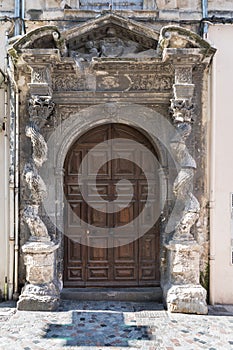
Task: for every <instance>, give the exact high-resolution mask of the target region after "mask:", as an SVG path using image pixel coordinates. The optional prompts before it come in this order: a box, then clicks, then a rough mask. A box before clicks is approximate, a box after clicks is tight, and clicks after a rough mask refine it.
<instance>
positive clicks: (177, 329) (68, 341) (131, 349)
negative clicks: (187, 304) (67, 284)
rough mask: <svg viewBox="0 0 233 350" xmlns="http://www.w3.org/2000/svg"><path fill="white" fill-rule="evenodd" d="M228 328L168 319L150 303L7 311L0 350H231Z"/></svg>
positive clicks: (196, 319)
mask: <svg viewBox="0 0 233 350" xmlns="http://www.w3.org/2000/svg"><path fill="white" fill-rule="evenodd" d="M219 312H222V309H220V311H219ZM232 326H233V316H229V315H228V316H219V315H211V316H197V315H184V314H170V313H169V312H167V311H165V310H163V308H162V306H161V305H158V304H157V305H156V303H151V302H148V303H127V302H114V303H113V302H104V301H103V302H102V301H98V302H91V301H90V302H86V301H83V302H79V301H63V302H62V303H61V306H60V307H59V310H58V312H27V311H17V312H16V310H15V308H14V307H12V308H10V310H8V311H7V315H6V319H5V321H4V322H0V350H6V349H7V350H15V349H17V350H18V349H19V350H21V349H26V350H29V349H30V350H37V349H38V350H43V349H48V348H49V349H51V350H60V349H64V348H66V347H67V349H69V350H73V349H74V350H75V349H77V350H104V349H105V348H106V347H108V348H109V349H110V350H125V349H127V350H138V349H142V350H155V349H156V350H173V349H181V350H194V349H195V350H199V349H208V350H230V349H231V350H232V349H233V338H232Z"/></svg>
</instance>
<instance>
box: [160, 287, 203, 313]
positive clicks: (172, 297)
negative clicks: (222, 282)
mask: <svg viewBox="0 0 233 350" xmlns="http://www.w3.org/2000/svg"><path fill="white" fill-rule="evenodd" d="M165 295H166V296H165V302H166V306H167V309H168V311H170V312H181V313H188V314H199V315H206V314H208V308H207V304H206V290H205V289H204V288H203V287H202V286H201V285H191V284H190V285H173V286H171V287H170V288H169V289H168V290H167V291H166V292H165Z"/></svg>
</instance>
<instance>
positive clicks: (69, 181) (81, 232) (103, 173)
mask: <svg viewBox="0 0 233 350" xmlns="http://www.w3.org/2000/svg"><path fill="white" fill-rule="evenodd" d="M116 137H119V138H128V139H131V140H135V141H138V140H140V142H142V143H143V144H144V145H145V146H146V147H148V148H150V149H152V146H151V144H150V143H149V141H148V140H147V139H146V138H145V136H144V135H142V134H141V133H140V132H139V131H137V130H135V129H133V128H131V127H129V126H125V125H121V124H106V125H102V126H100V127H97V128H96V129H93V130H91V131H90V132H88V133H86V134H84V135H83V136H82V137H81V138H80V139H79V140H78V141H77V142H76V143H75V144H74V145H73V146H72V148H71V150H70V152H69V153H68V155H67V158H66V161H65V176H64V185H65V193H66V199H67V201H68V204H69V205H70V206H71V209H72V210H71V211H70V213H68V214H67V215H66V222H65V227H66V234H67V237H68V238H65V241H64V244H65V259H64V262H65V264H64V265H65V270H64V284H65V286H70V287H78V286H125V287H127V286H144V285H156V284H158V283H159V234H158V232H159V228H158V225H155V226H154V228H151V219H152V218H153V217H154V213H155V211H156V210H157V209H158V205H159V199H158V198H159V190H158V186H159V179H158V169H157V164H156V163H153V162H151V161H148V159H147V153H146V152H143V151H142V152H141V151H140V152H139V154H138V153H136V152H135V149H133V148H132V147H131V146H128V147H125V144H124V142H120V143H119V144H118V145H116V144H114V149H113V148H112V149H107V148H105V146H104V147H103V148H102V149H98V150H97V151H95V153H93V152H92V153H93V154H92V155H91V157H90V159H89V162H88V164H87V167H86V169H84V168H82V169H81V168H80V164H81V162H82V160H83V158H84V156H85V155H86V154H87V153H88V152H89V150H91V149H92V148H93V147H94V146H95V145H96V144H98V143H100V142H102V141H105V140H108V139H111V138H116ZM126 144H127V141H126ZM128 144H129V143H128ZM109 154H111V155H112V157H116V159H114V160H113V161H108V157H109ZM138 157H139V158H140V159H141V163H142V164H143V169H144V170H146V171H147V173H148V174H149V178H150V180H151V181H150V185H149V186H148V184H147V180H146V178H145V174H144V172H143V171H141V169H140V168H139V167H138V166H137V165H135V160H136V159H137V158H138ZM125 158H130V161H129V160H127V159H125ZM100 165H101V166H100ZM97 167H99V173H98V175H97V182H96V180H95V178H96V171H95V170H96V168H97ZM79 174H82V175H83V178H82V191H84V193H85V198H87V202H86V201H85V200H84V199H83V197H82V194H81V192H80V187H79V185H78V175H79ZM119 180H127V181H129V182H130V183H129V182H122V181H121V182H119ZM132 192H133V195H132V199H131V202H130V203H128V201H129V198H130V195H131V193H132ZM148 193H149V194H150V200H149V201H148ZM116 199H117V204H116V203H115V204H114V201H116ZM103 201H105V202H103ZM92 205H93V206H94V208H93V207H92ZM113 205H115V206H116V208H115V209H117V210H116V211H114V212H113V213H108V209H109V208H110V207H111V208H112V206H113ZM140 213H142V215H141V219H140V220H139V219H138V215H139V214H140ZM81 219H82V220H81ZM88 224H90V225H92V226H93V227H94V228H92V229H90V228H89V227H88ZM114 227H121V232H120V233H118V234H116V233H115V232H114V229H113V228H114ZM101 228H105V230H101ZM141 229H143V230H144V232H146V231H148V232H147V233H146V234H145V235H143V236H142V237H140V234H141ZM138 237H140V238H138ZM70 238H72V239H70Z"/></svg>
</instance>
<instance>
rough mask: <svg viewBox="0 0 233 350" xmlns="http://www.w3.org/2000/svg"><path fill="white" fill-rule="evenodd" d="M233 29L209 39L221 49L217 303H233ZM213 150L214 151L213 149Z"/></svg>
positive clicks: (215, 106)
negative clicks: (231, 202)
mask: <svg viewBox="0 0 233 350" xmlns="http://www.w3.org/2000/svg"><path fill="white" fill-rule="evenodd" d="M232 38H233V25H211V26H210V27H209V32H208V39H209V41H210V42H211V44H213V45H214V46H215V47H216V48H217V53H216V55H215V58H214V64H213V72H212V110H211V113H210V118H211V119H212V120H213V119H215V122H214V124H215V136H214V137H213V139H212V141H211V142H212V146H214V149H215V151H214V154H213V159H212V165H214V172H213V174H212V180H214V182H213V189H214V198H213V199H214V203H213V212H212V224H213V228H212V230H211V232H210V239H211V243H212V246H213V256H214V257H215V260H214V269H213V276H214V280H213V283H212V286H211V290H212V292H211V294H212V299H213V302H214V303H225V304H229V303H233V266H232V265H231V259H230V258H231V256H230V251H231V238H233V237H231V224H232V225H233V218H232V219H231V209H230V192H233V110H232V101H233V88H232V82H233V64H232V63H233V46H232V44H231V42H232ZM212 149H213V147H212ZM232 227H233V226H232Z"/></svg>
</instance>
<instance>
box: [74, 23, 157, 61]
mask: <svg viewBox="0 0 233 350" xmlns="http://www.w3.org/2000/svg"><path fill="white" fill-rule="evenodd" d="M120 34H121V33H120ZM91 37H92V35H91V33H90V35H89V38H91ZM156 54H157V52H156V50H155V49H154V48H147V47H144V46H143V45H141V44H140V43H138V42H136V41H133V40H132V39H131V38H127V37H125V36H122V38H121V37H119V33H118V32H117V31H116V30H115V28H114V27H108V28H107V29H106V30H105V33H104V35H103V37H102V38H98V39H95V38H94V37H93V39H90V40H88V41H86V43H85V44H84V45H83V46H81V47H79V48H77V49H76V48H72V49H71V50H70V51H69V55H70V57H73V58H74V59H75V60H76V61H78V62H80V61H91V60H92V59H93V58H97V57H103V58H104V57H109V58H117V57H128V58H130V57H138V58H142V57H155V56H156Z"/></svg>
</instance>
